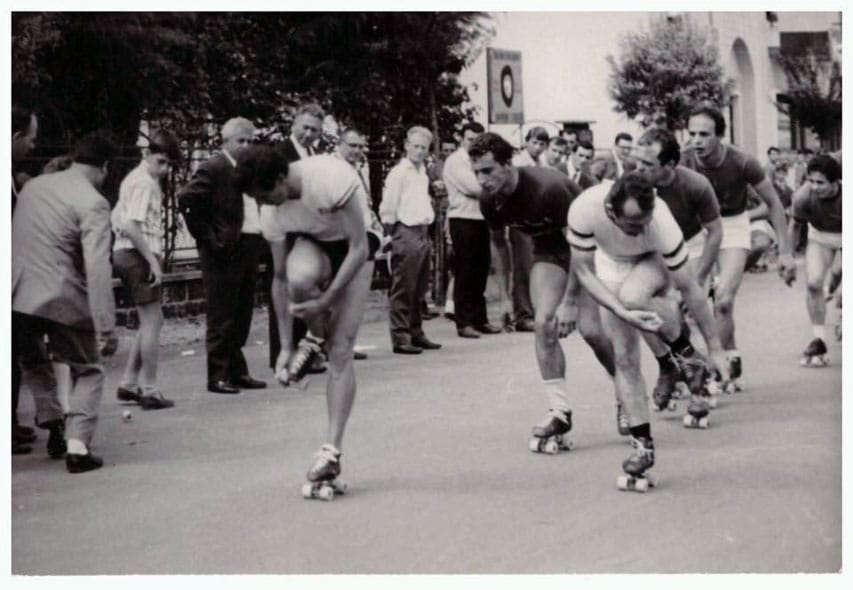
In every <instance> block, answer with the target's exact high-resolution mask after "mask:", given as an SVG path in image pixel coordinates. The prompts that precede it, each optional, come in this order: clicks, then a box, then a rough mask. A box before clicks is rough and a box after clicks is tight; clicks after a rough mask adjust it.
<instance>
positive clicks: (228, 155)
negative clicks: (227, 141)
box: [222, 148, 237, 168]
mask: <svg viewBox="0 0 853 590" xmlns="http://www.w3.org/2000/svg"><path fill="white" fill-rule="evenodd" d="M222 154H223V155H224V156H225V159H226V160H228V161H229V162H230V163H231V165H232V166H233V167H234V168H236V167H237V160H235V159H234V156H232V155H231V154H229V153H228V150H226V149H225V148H222Z"/></svg>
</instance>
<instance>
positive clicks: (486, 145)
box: [468, 132, 514, 165]
mask: <svg viewBox="0 0 853 590" xmlns="http://www.w3.org/2000/svg"><path fill="white" fill-rule="evenodd" d="M513 151H514V150H513V149H512V146H511V145H510V144H509V142H508V141H507V140H505V139H504V138H503V137H501V136H500V135H498V134H497V133H491V132H490V133H484V134H482V135H481V136H479V137H478V138H477V139H475V140H474V141H473V142H472V143H471V148H470V149H469V150H468V156H469V157H470V158H471V159H472V160H473V159H475V158H481V157H482V156H485V155H486V153H487V152H492V156H494V158H495V162H497V163H498V164H501V165H505V164H508V163H510V162H512V154H513Z"/></svg>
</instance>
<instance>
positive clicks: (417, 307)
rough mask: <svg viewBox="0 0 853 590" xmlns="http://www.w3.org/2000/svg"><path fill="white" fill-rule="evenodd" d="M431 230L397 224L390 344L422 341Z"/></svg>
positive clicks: (393, 240) (393, 235)
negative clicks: (422, 315)
mask: <svg viewBox="0 0 853 590" xmlns="http://www.w3.org/2000/svg"><path fill="white" fill-rule="evenodd" d="M429 254H430V242H429V227H428V226H426V225H416V226H412V227H409V226H406V225H403V224H402V223H397V224H395V225H394V229H393V230H392V232H391V267H392V269H391V288H390V290H389V292H388V316H389V320H390V327H391V344H392V345H393V346H399V345H401V344H411V343H412V339H413V338H415V339H417V338H423V336H424V331H423V327H422V325H421V324H422V318H421V301H423V298H424V295H425V294H426V291H427V286H428V285H429Z"/></svg>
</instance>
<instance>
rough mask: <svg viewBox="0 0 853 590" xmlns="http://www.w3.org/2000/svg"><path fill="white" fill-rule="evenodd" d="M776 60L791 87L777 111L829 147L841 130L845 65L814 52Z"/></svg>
mask: <svg viewBox="0 0 853 590" xmlns="http://www.w3.org/2000/svg"><path fill="white" fill-rule="evenodd" d="M776 60H777V62H778V63H779V66H780V67H781V68H782V71H783V72H784V73H785V78H786V79H787V83H788V88H787V90H786V91H785V93H784V100H783V101H778V102H777V103H776V106H777V108H778V109H779V110H780V112H783V113H785V114H787V115H788V116H789V117H790V118H791V119H792V120H796V121H798V122H799V123H800V124H801V125H802V126H804V127H807V128H809V129H811V130H812V131H814V132H815V133H816V134H817V135H818V137H820V140H821V143H823V144H826V143H827V142H828V141H829V138H830V137H831V136H832V134H833V133H834V132H836V131H837V130H838V129H840V128H841V105H842V100H841V64H839V63H838V62H836V61H833V60H832V59H831V58H830V57H829V55H820V54H817V53H815V52H813V51H809V52H807V53H806V54H804V55H789V54H779V55H777V57H776Z"/></svg>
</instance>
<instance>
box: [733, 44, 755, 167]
mask: <svg viewBox="0 0 853 590" xmlns="http://www.w3.org/2000/svg"><path fill="white" fill-rule="evenodd" d="M731 60H732V63H733V64H734V68H733V71H734V74H735V76H734V79H735V88H734V95H735V96H734V97H733V100H732V103H731V108H730V110H729V113H730V121H729V124H730V125H731V130H730V131H729V139H730V140H731V142H732V143H734V144H735V145H737V146H738V147H740V148H741V149H743V150H745V151H746V152H747V153H751V154H754V153H756V150H757V147H758V141H757V130H756V125H755V119H756V115H755V107H756V104H755V72H754V70H753V68H752V59H751V58H750V56H749V49H748V48H747V46H746V43H744V41H743V39H741V38H737V39H735V42H734V43H733V44H732V53H731Z"/></svg>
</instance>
